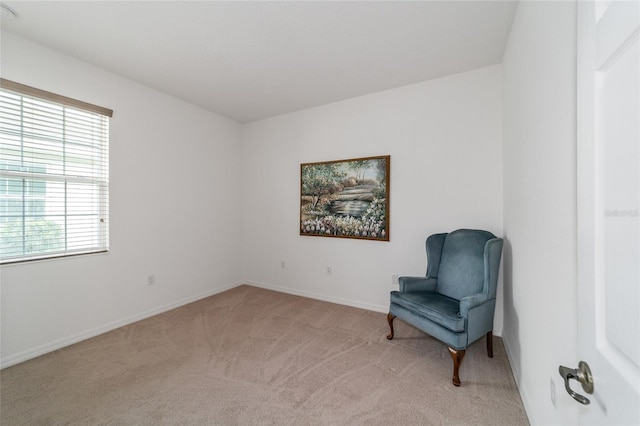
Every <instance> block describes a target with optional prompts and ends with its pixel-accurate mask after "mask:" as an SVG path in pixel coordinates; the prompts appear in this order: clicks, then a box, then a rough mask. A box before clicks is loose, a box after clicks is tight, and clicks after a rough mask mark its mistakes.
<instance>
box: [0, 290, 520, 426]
mask: <svg viewBox="0 0 640 426" xmlns="http://www.w3.org/2000/svg"><path fill="white" fill-rule="evenodd" d="M395 328H396V337H395V338H394V340H392V341H388V340H387V339H386V338H385V336H386V334H387V333H388V326H387V321H386V317H385V315H384V314H381V313H376V312H370V311H366V310H362V309H356V308H351V307H346V306H341V305H336V304H332V303H326V302H321V301H317V300H312V299H306V298H303V297H297V296H292V295H288V294H282V293H277V292H273V291H268V290H263V289H259V288H255V287H250V286H241V287H238V288H235V289H233V290H230V291H227V292H224V293H221V294H218V295H215V296H212V297H209V298H207V299H203V300H201V301H198V302H196V303H192V304H190V305H187V306H184V307H181V308H178V309H175V310H172V311H170V312H167V313H164V314H161V315H158V316H155V317H153V318H150V319H147V320H144V321H140V322H138V323H135V324H132V325H129V326H126V327H123V328H120V329H118V330H115V331H112V332H109V333H106V334H103V335H101V336H98V337H96V338H93V339H90V340H87V341H84V342H81V343H79V344H76V345H73V346H70V347H67V348H64V349H61V350H58V351H55V352H53V353H50V354H47V355H45V356H42V357H39V358H36V359H33V360H30V361H27V362H25V363H22V364H19V365H16V366H13V367H10V368H7V369H4V370H3V371H2V372H1V373H0V379H1V382H0V392H1V393H0V399H1V407H0V408H1V411H0V423H1V424H2V425H3V426H9V425H25V424H29V425H36V424H47V425H58V424H83V425H97V424H114V425H115V424H118V425H159V424H182V425H432V424H456V425H458V424H460V425H462V424H467V425H523V424H528V421H527V418H526V415H525V413H524V409H523V406H522V403H521V401H520V397H519V394H518V390H517V388H516V385H515V382H514V379H513V376H512V374H511V370H510V368H509V365H508V360H507V358H506V355H505V351H504V346H503V344H502V340H501V339H499V338H495V340H494V358H493V359H491V358H488V357H487V356H486V352H485V342H484V339H483V340H481V341H478V342H477V343H475V344H474V345H472V347H470V348H469V349H468V350H467V354H466V357H465V359H464V362H463V364H462V367H461V370H460V378H461V380H462V386H461V387H460V388H456V387H454V386H453V385H452V384H451V373H452V362H451V358H450V356H449V353H448V351H447V349H446V347H445V346H444V345H443V344H441V343H439V342H437V341H436V340H434V339H432V338H430V337H428V336H426V335H424V334H423V333H421V332H419V331H418V330H416V329H414V328H412V327H410V326H408V325H406V324H404V323H403V322H402V321H400V320H396V321H395Z"/></svg>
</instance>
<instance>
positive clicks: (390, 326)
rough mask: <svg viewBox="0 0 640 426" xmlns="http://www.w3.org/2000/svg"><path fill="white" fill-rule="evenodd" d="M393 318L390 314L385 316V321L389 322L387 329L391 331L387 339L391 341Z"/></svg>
mask: <svg viewBox="0 0 640 426" xmlns="http://www.w3.org/2000/svg"><path fill="white" fill-rule="evenodd" d="M395 317H396V316H395V315H393V314H392V313H391V312H389V313H388V314H387V321H388V322H389V328H390V329H391V333H390V334H389V335H388V336H387V339H389V340H391V339H393V320H394V319H395Z"/></svg>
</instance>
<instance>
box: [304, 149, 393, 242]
mask: <svg viewBox="0 0 640 426" xmlns="http://www.w3.org/2000/svg"><path fill="white" fill-rule="evenodd" d="M390 160H391V157H390V156H389V155H383V156H378V157H367V158H355V159H351V160H338V161H325V162H320V163H303V164H301V165H300V235H310V236H322V237H339V238H358V239H367V240H376V241H389V163H390Z"/></svg>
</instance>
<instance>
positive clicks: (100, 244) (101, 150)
mask: <svg viewBox="0 0 640 426" xmlns="http://www.w3.org/2000/svg"><path fill="white" fill-rule="evenodd" d="M0 88H1V89H2V92H7V93H9V94H11V95H13V96H19V97H20V102H21V105H22V102H24V99H29V100H30V101H32V102H34V104H35V103H37V102H44V103H46V104H48V105H52V104H53V105H58V106H60V107H61V108H62V109H61V116H62V117H63V121H64V120H66V119H67V117H68V116H69V115H68V114H71V116H73V115H74V113H75V114H76V119H78V120H81V121H79V123H80V124H81V125H88V124H90V123H91V121H92V120H96V121H98V122H99V123H100V125H101V126H102V130H101V131H100V132H99V133H100V134H101V137H98V138H97V139H94V135H92V136H90V137H88V138H87V139H76V138H77V135H73V136H71V135H72V133H67V131H66V127H63V129H64V130H63V132H62V136H61V137H60V138H59V139H55V141H56V143H59V144H60V148H55V149H52V148H51V147H50V146H49V147H47V148H42V149H46V150H47V151H49V150H51V152H52V153H53V154H54V155H55V154H56V153H57V155H58V156H57V157H53V158H52V159H50V160H49V161H48V162H44V163H43V164H45V165H47V164H48V165H50V166H51V165H54V164H55V162H56V161H59V162H61V163H60V164H62V168H63V171H62V172H55V171H51V172H46V171H45V172H44V173H43V172H42V171H40V172H38V171H35V170H25V168H26V169H30V168H31V169H35V168H36V167H35V166H34V165H33V164H35V163H33V164H31V165H27V166H25V163H24V162H22V159H21V160H20V164H19V165H18V166H15V167H13V168H16V170H11V168H12V166H11V165H10V163H11V162H13V161H15V159H11V158H10V157H11V156H9V157H8V158H7V159H2V158H0V163H2V164H0V183H5V182H4V181H5V180H6V181H7V182H6V186H7V194H6V195H7V197H6V198H7V200H9V198H10V197H8V195H10V194H9V185H10V182H11V181H12V180H13V181H19V180H22V182H21V184H20V185H21V188H22V196H21V197H18V199H19V212H20V214H21V216H22V225H21V226H22V229H21V230H20V231H18V232H21V235H22V238H23V249H22V251H23V252H22V254H8V252H5V253H2V252H0V265H8V264H13V263H22V262H30V261H36V260H43V259H55V258H64V257H70V256H78V255H86V254H95V253H105V252H108V251H109V223H108V217H109V143H110V141H109V119H110V118H111V117H113V111H112V110H111V109H108V108H104V107H100V106H97V105H93V104H90V103H87V102H83V101H79V100H76V99H73V98H69V97H66V96H61V95H58V94H55V93H52V92H47V91H44V90H41V89H36V88H33V87H30V86H27V85H24V84H21V83H16V82H14V81H10V80H6V79H3V78H0ZM87 114H89V115H87ZM14 117H19V122H20V125H21V130H20V138H21V141H22V140H23V139H24V138H25V133H24V132H23V129H22V125H23V123H24V119H25V116H24V115H23V112H22V109H21V110H20V113H17V114H16V113H14ZM83 117H84V118H83ZM43 120H44V119H43ZM84 120H86V121H84ZM43 122H44V121H38V123H43ZM3 134H7V135H9V133H8V132H7V133H5V131H4V130H3V129H0V135H3ZM33 138H35V139H33ZM32 139H33V140H40V141H41V142H36V143H37V144H40V143H43V144H44V143H45V142H44V141H45V139H40V138H38V137H35V136H32ZM52 140H54V139H52ZM96 141H99V142H98V143H96ZM83 144H84V145H86V147H85V151H86V152H84V153H83V155H89V156H88V157H87V158H89V159H90V161H91V162H92V164H94V163H95V164H99V166H97V167H95V166H94V167H95V169H93V170H91V172H90V173H85V174H82V173H76V174H74V172H73V171H67V165H72V163H68V162H67V161H68V160H67V150H68V149H69V146H76V147H78V146H82V145H83ZM7 146H8V145H7ZM43 146H45V145H43ZM96 147H97V148H96ZM24 149H25V148H24V145H23V142H21V146H20V155H21V157H22V155H23V153H24ZM7 152H10V151H7ZM87 152H88V153H89V154H87ZM5 163H6V164H5ZM38 164H39V163H38ZM96 170H97V172H96ZM37 182H43V183H44V185H45V187H46V186H48V185H61V186H59V187H62V188H63V191H64V195H63V196H60V195H58V196H54V200H55V201H56V202H58V203H61V205H62V209H63V211H64V213H62V214H61V213H59V212H58V213H57V214H56V216H57V217H59V218H63V220H64V227H63V228H64V229H63V231H62V232H63V233H64V235H63V237H62V238H60V239H59V240H58V241H57V243H58V244H63V246H64V247H63V248H61V249H54V250H50V251H46V250H45V251H42V250H41V251H39V252H38V251H36V252H32V253H29V252H26V253H25V249H24V245H25V244H26V243H25V241H26V239H27V238H29V237H32V235H29V234H27V232H26V226H27V225H26V223H27V220H26V218H27V217H32V219H33V218H38V217H42V218H46V217H48V216H50V215H47V214H42V215H41V216H39V215H33V216H30V215H29V214H28V212H27V210H29V208H31V207H33V206H30V204H31V203H33V200H31V199H30V197H32V195H29V194H28V193H27V192H25V191H28V190H27V185H31V187H34V185H35V184H36V183H37ZM74 185H76V186H77V188H78V190H80V193H81V192H82V191H89V192H91V191H93V192H94V193H95V194H97V195H96V196H95V199H93V198H92V199H91V200H92V201H91V202H92V203H93V204H94V206H93V207H89V208H91V209H93V210H94V211H95V212H97V215H95V217H96V218H98V220H99V222H98V223H97V224H96V222H93V223H92V224H91V225H89V224H86V225H85V224H82V225H80V229H86V230H87V231H86V232H85V231H84V230H82V231H80V232H78V233H76V232H75V231H72V232H69V229H70V227H69V219H70V218H76V219H77V218H78V217H80V216H82V215H83V214H80V215H79V214H78V213H75V214H72V213H70V212H69V210H72V206H71V203H73V202H74V201H73V200H74V198H73V197H74V196H73V195H72V196H71V197H70V195H69V194H71V193H72V192H71V191H72V189H71V188H73V186H74ZM45 191H46V190H45ZM36 195H37V194H36ZM76 197H78V195H77V194H76ZM36 198H37V197H36ZM56 198H58V199H57V200H56ZM43 199H45V200H46V192H45V195H44V197H43ZM34 200H35V199H34ZM75 200H76V201H75V202H76V203H78V200H82V201H80V203H81V204H82V203H83V202H85V200H84V199H83V198H82V196H79V197H78V198H76V199H75ZM58 208H60V207H58ZM76 208H77V207H76ZM85 208H86V207H85ZM8 209H10V206H9V204H7V212H4V211H3V212H0V213H1V214H2V215H3V217H5V218H7V217H10V214H9V210H8ZM90 216H92V215H91V214H90ZM16 217H19V216H16ZM34 222H35V221H34ZM44 222H47V221H46V220H45V221H44ZM7 223H8V221H7ZM18 226H20V225H18ZM76 226H77V225H76ZM74 236H76V237H78V236H80V237H90V238H93V239H94V241H97V242H96V243H95V244H87V245H86V246H85V247H76V248H70V247H69V246H70V245H72V240H73V237H74ZM33 241H37V240H33Z"/></svg>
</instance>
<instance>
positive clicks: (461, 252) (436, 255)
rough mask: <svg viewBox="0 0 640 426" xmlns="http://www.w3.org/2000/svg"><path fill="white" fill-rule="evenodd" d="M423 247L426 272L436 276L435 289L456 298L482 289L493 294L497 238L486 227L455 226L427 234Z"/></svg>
mask: <svg viewBox="0 0 640 426" xmlns="http://www.w3.org/2000/svg"><path fill="white" fill-rule="evenodd" d="M426 249H427V261H428V263H427V276H428V277H433V278H435V277H437V286H436V291H437V292H438V293H440V294H443V295H445V296H448V297H451V298H453V299H456V300H460V299H462V298H463V297H465V296H469V295H471V294H475V293H482V292H485V293H487V296H488V297H489V298H495V293H496V286H497V279H498V268H499V265H500V255H501V253H502V239H501V238H496V236H495V235H493V234H492V233H491V232H487V231H480V230H473V229H458V230H457V231H453V232H451V233H448V234H435V235H432V236H430V237H429V238H428V239H427V242H426ZM496 256H497V261H496Z"/></svg>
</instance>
